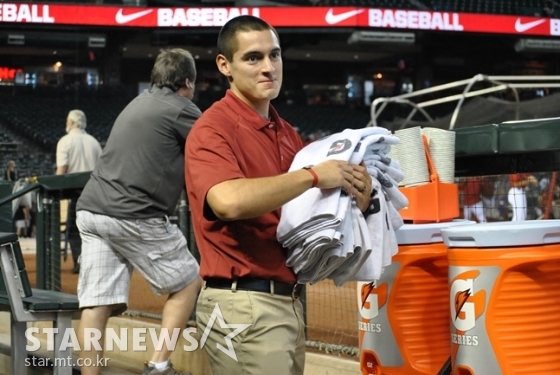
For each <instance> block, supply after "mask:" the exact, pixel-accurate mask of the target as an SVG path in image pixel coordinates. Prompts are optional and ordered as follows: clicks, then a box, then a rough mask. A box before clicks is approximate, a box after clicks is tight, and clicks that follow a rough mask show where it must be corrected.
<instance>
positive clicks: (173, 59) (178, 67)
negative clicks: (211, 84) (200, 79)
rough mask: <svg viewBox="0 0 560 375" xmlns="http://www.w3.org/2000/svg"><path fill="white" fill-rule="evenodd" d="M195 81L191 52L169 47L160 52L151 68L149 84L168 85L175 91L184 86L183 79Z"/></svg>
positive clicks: (160, 86)
mask: <svg viewBox="0 0 560 375" xmlns="http://www.w3.org/2000/svg"><path fill="white" fill-rule="evenodd" d="M187 78H188V79H189V81H192V82H195V81H196V66H195V63H194V58H193V57H192V55H191V53H190V52H189V51H187V50H185V49H182V48H171V49H166V50H163V51H161V52H160V54H159V55H158V56H157V57H156V62H155V63H154V67H153V68H152V75H151V84H152V85H153V86H156V87H159V88H162V87H168V88H170V89H171V90H172V91H173V92H176V91H177V90H179V89H180V88H181V87H185V80H186V79H187Z"/></svg>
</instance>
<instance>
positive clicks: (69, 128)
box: [66, 118, 73, 133]
mask: <svg viewBox="0 0 560 375" xmlns="http://www.w3.org/2000/svg"><path fill="white" fill-rule="evenodd" d="M72 124H73V122H72V120H70V119H69V118H66V133H68V132H69V131H70V130H72Z"/></svg>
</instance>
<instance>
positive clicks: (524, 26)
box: [515, 18, 546, 33]
mask: <svg viewBox="0 0 560 375" xmlns="http://www.w3.org/2000/svg"><path fill="white" fill-rule="evenodd" d="M545 21H546V20H536V21H532V22H527V23H522V22H521V19H520V18H518V19H517V21H515V31H517V32H518V33H522V32H525V31H527V30H529V29H532V28H533V27H536V26H539V25H540V24H541V23H543V22H545Z"/></svg>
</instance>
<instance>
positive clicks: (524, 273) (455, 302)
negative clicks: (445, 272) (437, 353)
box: [442, 220, 560, 375]
mask: <svg viewBox="0 0 560 375" xmlns="http://www.w3.org/2000/svg"><path fill="white" fill-rule="evenodd" d="M442 235H443V239H444V242H445V244H446V246H448V247H449V251H448V259H449V287H450V297H451V298H450V299H449V300H448V304H449V312H450V314H449V315H450V318H451V326H450V327H451V347H452V349H451V350H452V354H451V364H452V369H453V372H452V374H453V375H552V374H560V334H559V332H560V312H559V311H560V310H559V307H558V306H559V303H560V220H535V221H515V222H500V223H484V224H477V225H465V226H462V227H450V228H446V229H443V230H442Z"/></svg>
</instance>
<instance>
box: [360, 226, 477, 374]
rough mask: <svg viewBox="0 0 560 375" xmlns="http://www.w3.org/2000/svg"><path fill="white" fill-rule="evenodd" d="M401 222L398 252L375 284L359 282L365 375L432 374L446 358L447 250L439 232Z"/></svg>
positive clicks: (361, 343)
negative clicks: (402, 224)
mask: <svg viewBox="0 0 560 375" xmlns="http://www.w3.org/2000/svg"><path fill="white" fill-rule="evenodd" d="M472 223H473V222H472V221H466V220H456V221H452V222H447V223H433V224H405V225H404V226H403V227H401V228H400V229H399V230H398V231H397V232H396V235H397V241H398V243H399V252H398V254H396V255H395V256H394V257H393V261H392V264H391V265H390V266H389V267H386V268H385V270H384V272H383V274H382V275H381V278H380V279H379V280H377V281H376V282H375V283H368V282H358V290H357V294H358V307H359V313H358V319H359V322H358V329H359V343H360V368H361V371H362V374H364V375H436V374H437V373H438V371H439V370H440V369H441V368H442V366H443V365H444V363H445V362H446V361H447V360H448V358H449V356H450V355H451V348H450V345H449V334H450V333H449V324H450V321H449V313H448V309H447V306H448V299H449V289H448V277H447V272H448V265H447V248H446V247H445V245H444V243H443V239H442V237H441V230H442V228H447V227H450V226H462V225H465V224H472Z"/></svg>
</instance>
